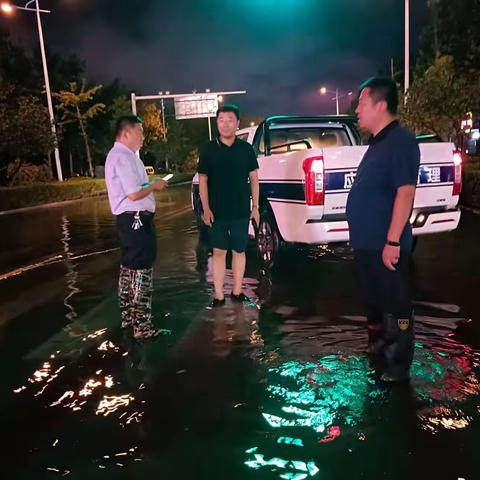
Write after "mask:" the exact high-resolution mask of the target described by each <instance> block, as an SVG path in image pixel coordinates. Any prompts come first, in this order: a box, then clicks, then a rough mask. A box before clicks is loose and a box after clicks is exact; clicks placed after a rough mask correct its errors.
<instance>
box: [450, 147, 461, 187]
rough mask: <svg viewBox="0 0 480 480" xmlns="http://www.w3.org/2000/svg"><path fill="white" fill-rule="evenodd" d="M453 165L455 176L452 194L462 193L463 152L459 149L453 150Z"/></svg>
mask: <svg viewBox="0 0 480 480" xmlns="http://www.w3.org/2000/svg"><path fill="white" fill-rule="evenodd" d="M453 165H454V168H455V174H454V177H453V193H452V195H460V193H461V192H462V154H461V153H460V152H459V151H458V150H454V151H453Z"/></svg>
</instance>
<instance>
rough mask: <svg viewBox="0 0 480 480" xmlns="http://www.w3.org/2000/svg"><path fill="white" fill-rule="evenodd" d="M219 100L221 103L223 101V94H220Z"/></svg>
mask: <svg viewBox="0 0 480 480" xmlns="http://www.w3.org/2000/svg"><path fill="white" fill-rule="evenodd" d="M218 101H219V102H220V103H221V102H223V95H219V96H218Z"/></svg>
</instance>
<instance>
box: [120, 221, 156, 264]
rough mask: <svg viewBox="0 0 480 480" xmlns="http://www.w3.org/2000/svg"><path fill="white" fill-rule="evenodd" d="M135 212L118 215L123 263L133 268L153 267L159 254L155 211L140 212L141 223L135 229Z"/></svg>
mask: <svg viewBox="0 0 480 480" xmlns="http://www.w3.org/2000/svg"><path fill="white" fill-rule="evenodd" d="M135 221H136V220H135V212H125V213H122V214H120V215H117V219H116V223H117V232H118V237H119V240H120V250H121V255H122V259H121V264H122V265H123V266H124V267H126V268H130V269H132V270H142V269H145V268H152V266H153V262H154V261H155V258H156V256H157V239H156V236H155V223H154V221H153V213H150V212H140V223H141V224H138V225H137V226H138V228H137V229H134V228H133V225H134V223H135Z"/></svg>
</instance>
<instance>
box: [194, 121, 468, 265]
mask: <svg viewBox="0 0 480 480" xmlns="http://www.w3.org/2000/svg"><path fill="white" fill-rule="evenodd" d="M237 136H238V137H239V138H241V139H243V140H246V141H247V142H249V143H251V144H252V145H253V147H254V149H255V151H256V153H257V155H258V164H259V167H260V168H259V179H260V213H261V219H260V225H259V228H258V234H257V236H256V245H257V249H258V251H259V253H260V255H261V257H262V258H263V260H264V262H265V263H267V264H272V263H273V262H274V260H275V257H276V255H277V253H278V251H279V249H280V247H281V245H282V244H283V243H304V244H329V243H336V242H348V240H349V232H348V223H347V220H346V215H345V207H346V204H347V197H348V193H349V191H350V188H351V186H352V183H353V181H354V178H355V175H356V171H357V168H358V165H359V164H360V161H361V160H362V157H363V155H364V153H365V151H366V149H367V148H368V147H367V146H362V145H361V140H360V135H359V133H358V131H357V129H356V127H355V119H354V118H353V117H348V116H327V117H325V116H322V117H294V116H275V117H269V118H266V119H265V120H264V121H263V122H262V123H261V124H260V125H259V126H258V127H251V128H246V129H243V130H238V132H237ZM418 141H419V145H420V152H421V161H420V169H419V172H418V184H417V192H416V195H415V203H414V208H413V212H412V216H411V218H410V222H411V223H412V227H413V234H414V235H424V234H428V233H438V232H447V231H451V230H454V229H456V228H457V226H458V223H459V221H460V210H459V208H458V201H459V195H460V192H461V188H462V157H461V155H460V153H459V152H457V151H455V147H454V145H453V144H452V143H446V142H445V143H443V142H442V143H423V141H425V142H428V136H427V137H418ZM192 207H193V209H194V211H195V213H196V215H197V217H200V215H201V202H200V197H199V187H198V175H196V176H195V177H194V179H193V183H192ZM250 234H251V235H252V236H253V234H254V231H253V228H252V227H250Z"/></svg>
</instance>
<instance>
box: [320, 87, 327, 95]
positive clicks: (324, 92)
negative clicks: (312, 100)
mask: <svg viewBox="0 0 480 480" xmlns="http://www.w3.org/2000/svg"><path fill="white" fill-rule="evenodd" d="M320 93H321V94H322V95H325V94H326V93H327V87H321V88H320Z"/></svg>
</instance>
